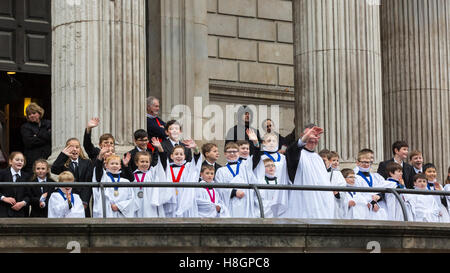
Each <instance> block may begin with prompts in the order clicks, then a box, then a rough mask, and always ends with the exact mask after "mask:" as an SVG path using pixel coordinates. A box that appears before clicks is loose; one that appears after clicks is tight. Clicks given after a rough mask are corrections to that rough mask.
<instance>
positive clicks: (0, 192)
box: [0, 168, 30, 217]
mask: <svg viewBox="0 0 450 273" xmlns="http://www.w3.org/2000/svg"><path fill="white" fill-rule="evenodd" d="M29 180H30V175H29V174H28V173H26V172H24V171H21V177H20V178H19V179H18V180H17V181H16V182H15V183H20V182H30V181H29ZM1 182H13V177H12V174H11V169H10V168H6V169H3V170H1V171H0V197H1V196H5V197H13V198H14V199H16V202H22V201H25V202H27V205H26V206H24V207H23V208H22V209H21V210H19V211H15V210H13V209H11V207H12V206H11V205H10V204H8V203H5V202H3V201H0V217H27V216H28V211H29V206H28V205H29V204H30V192H29V188H28V187H2V186H1Z"/></svg>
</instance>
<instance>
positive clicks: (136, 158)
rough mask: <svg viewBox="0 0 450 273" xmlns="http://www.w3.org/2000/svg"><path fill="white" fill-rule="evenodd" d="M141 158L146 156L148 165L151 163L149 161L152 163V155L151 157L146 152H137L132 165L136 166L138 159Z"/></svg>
mask: <svg viewBox="0 0 450 273" xmlns="http://www.w3.org/2000/svg"><path fill="white" fill-rule="evenodd" d="M141 156H148V157H149V159H150V163H151V161H152V155H151V154H150V153H149V152H147V151H140V152H137V153H136V154H135V155H134V163H136V165H137V163H138V161H139V157H141Z"/></svg>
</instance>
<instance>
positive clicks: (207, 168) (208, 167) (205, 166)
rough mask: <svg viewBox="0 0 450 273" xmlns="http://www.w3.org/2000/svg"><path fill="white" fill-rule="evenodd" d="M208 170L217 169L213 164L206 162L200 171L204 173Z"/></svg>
mask: <svg viewBox="0 0 450 273" xmlns="http://www.w3.org/2000/svg"><path fill="white" fill-rule="evenodd" d="M206 170H210V171H213V172H215V171H216V169H215V168H214V166H213V165H209V164H205V165H203V166H202V169H201V171H200V173H203V172H204V171H206Z"/></svg>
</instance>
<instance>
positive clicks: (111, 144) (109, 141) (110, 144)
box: [100, 138, 114, 149]
mask: <svg viewBox="0 0 450 273" xmlns="http://www.w3.org/2000/svg"><path fill="white" fill-rule="evenodd" d="M103 147H114V139H112V138H108V139H106V140H103V141H102V142H101V143H100V149H102V148H103Z"/></svg>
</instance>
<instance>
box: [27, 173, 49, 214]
mask: <svg viewBox="0 0 450 273" xmlns="http://www.w3.org/2000/svg"><path fill="white" fill-rule="evenodd" d="M31 182H37V183H38V179H37V178H35V179H34V180H33V181H31ZM47 182H55V181H54V180H53V179H51V178H48V179H47ZM54 191H55V188H54V187H48V186H45V187H30V205H31V213H30V217H45V218H47V216H48V200H49V199H50V195H51V194H52V193H53V192H54ZM44 193H47V198H45V207H44V208H41V207H40V204H41V201H40V199H41V196H42V194H44Z"/></svg>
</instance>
